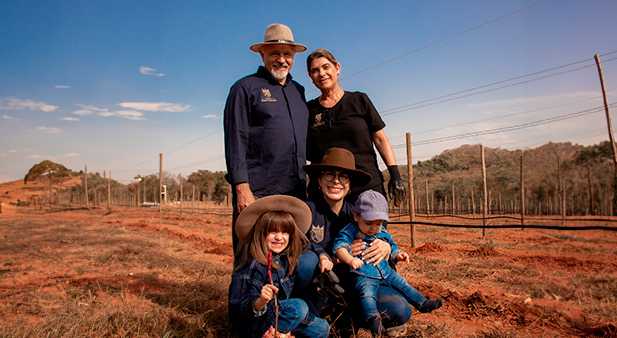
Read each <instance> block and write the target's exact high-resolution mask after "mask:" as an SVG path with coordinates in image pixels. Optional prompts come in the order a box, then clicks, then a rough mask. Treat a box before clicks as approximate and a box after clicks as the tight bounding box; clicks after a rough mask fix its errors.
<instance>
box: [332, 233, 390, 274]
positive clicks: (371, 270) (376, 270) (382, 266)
mask: <svg viewBox="0 0 617 338" xmlns="http://www.w3.org/2000/svg"><path fill="white" fill-rule="evenodd" d="M358 238H359V239H361V240H363V241H365V242H366V247H368V246H369V245H371V243H372V242H373V241H374V240H375V239H381V240H383V241H384V242H386V243H388V244H390V247H391V248H392V251H391V254H390V260H392V261H393V262H396V259H395V258H396V256H397V255H398V253H399V252H401V250H399V249H398V245H396V243H394V240H393V239H392V236H390V234H389V233H388V231H386V229H385V228H384V227H383V226H382V227H381V232H380V233H378V234H376V235H373V236H368V235H365V234H363V233H362V232H360V229H359V228H358V227H357V226H356V225H354V224H349V225H347V226H346V227H344V228H343V230H341V231H340V232H339V235H338V237H337V238H336V240H335V241H334V247H333V248H332V252H333V254H334V255H336V250H338V249H340V248H345V249H346V250H347V251H349V252H351V242H353V240H355V239H358ZM358 258H360V259H362V256H358ZM363 261H364V260H363ZM350 270H351V272H353V273H355V274H358V275H360V276H365V277H370V278H376V279H384V278H386V277H388V274H389V273H390V266H389V263H388V260H386V259H384V260H382V261H381V262H380V263H379V265H377V266H373V264H372V263H370V264H369V263H367V262H366V261H364V264H363V265H362V266H361V267H359V268H358V269H357V270H354V269H351V268H350Z"/></svg>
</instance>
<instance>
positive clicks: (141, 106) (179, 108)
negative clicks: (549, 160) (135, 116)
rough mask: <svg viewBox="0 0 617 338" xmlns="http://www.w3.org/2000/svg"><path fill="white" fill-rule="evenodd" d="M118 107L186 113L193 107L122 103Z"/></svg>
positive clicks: (169, 104) (151, 103) (159, 103)
mask: <svg viewBox="0 0 617 338" xmlns="http://www.w3.org/2000/svg"><path fill="white" fill-rule="evenodd" d="M118 105H119V106H121V107H124V108H130V109H135V110H145V111H154V112H158V111H164V112H184V111H189V110H191V105H186V106H183V105H180V104H176V103H167V102H122V103H118Z"/></svg>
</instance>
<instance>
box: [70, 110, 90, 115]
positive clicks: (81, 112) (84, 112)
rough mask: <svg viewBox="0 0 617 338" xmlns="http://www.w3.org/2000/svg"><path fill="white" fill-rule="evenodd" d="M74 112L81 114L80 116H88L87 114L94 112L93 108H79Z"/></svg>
mask: <svg viewBox="0 0 617 338" xmlns="http://www.w3.org/2000/svg"><path fill="white" fill-rule="evenodd" d="M73 114H75V115H80V116H86V115H90V114H92V110H87V109H79V110H75V111H74V112H73Z"/></svg>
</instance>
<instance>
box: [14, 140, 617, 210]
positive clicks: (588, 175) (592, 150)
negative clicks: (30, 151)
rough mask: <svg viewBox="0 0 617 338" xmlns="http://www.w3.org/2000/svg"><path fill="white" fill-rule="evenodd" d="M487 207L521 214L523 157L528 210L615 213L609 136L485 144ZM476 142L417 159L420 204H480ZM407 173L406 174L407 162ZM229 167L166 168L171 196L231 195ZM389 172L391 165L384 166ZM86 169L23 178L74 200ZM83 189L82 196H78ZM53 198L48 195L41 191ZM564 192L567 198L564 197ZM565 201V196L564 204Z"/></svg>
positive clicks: (127, 199)
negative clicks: (526, 145)
mask: <svg viewBox="0 0 617 338" xmlns="http://www.w3.org/2000/svg"><path fill="white" fill-rule="evenodd" d="M485 159H486V173H487V186H488V189H489V210H490V212H491V213H504V212H510V211H511V212H513V213H519V212H520V210H519V208H520V205H521V184H520V183H521V182H520V180H521V173H520V171H521V164H522V163H524V167H523V177H524V186H525V189H524V190H525V196H524V198H525V201H526V205H527V208H526V209H527V210H526V212H527V213H529V214H561V212H562V208H563V206H564V205H565V207H566V213H567V214H568V215H615V213H616V212H617V208H615V206H614V200H615V199H614V194H615V188H616V187H615V181H614V175H613V173H614V170H615V169H614V168H613V165H612V161H611V159H612V153H611V147H610V142H609V141H604V142H601V143H599V144H596V145H591V146H582V145H577V144H572V143H570V142H563V143H553V142H549V143H547V144H545V145H542V146H540V147H537V148H533V149H525V150H506V149H501V148H485ZM481 165H482V164H481V157H480V154H479V145H462V146H460V147H458V148H456V149H449V150H445V151H443V152H442V153H441V154H439V155H436V156H434V157H433V158H431V159H429V160H426V161H418V162H417V163H416V164H414V165H413V177H414V187H415V188H414V193H415V202H416V204H415V208H416V210H417V211H418V212H420V213H423V212H425V213H449V212H452V213H457V212H461V213H462V212H467V213H470V212H476V211H479V210H480V209H479V206H480V203H479V201H480V200H481V196H482V195H481V193H482V188H483V179H482V173H481ZM402 167H403V168H401V169H402V170H401V172H402V173H403V180H404V181H408V178H407V175H406V173H407V169H406V167H407V166H406V165H404V166H402ZM225 174H226V173H225V172H224V171H215V172H212V171H209V170H198V171H196V172H193V173H191V174H189V175H188V176H186V177H181V176H175V175H172V174H171V173H169V172H165V171H163V174H162V184H163V185H165V186H166V191H167V200H168V201H169V202H172V201H178V200H179V199H180V195H181V190H182V196H183V200H184V201H193V200H194V201H212V202H215V203H222V202H223V201H225V199H226V198H228V196H229V194H230V186H229V184H228V183H227V182H226V180H225ZM76 176H77V177H81V178H82V180H81V185H79V186H72V187H64V188H63V187H62V183H63V182H65V181H67V180H68V179H70V178H71V177H76ZM384 176H385V177H386V179H387V178H388V177H387V176H388V175H387V171H384ZM84 178H85V173H84V171H79V172H75V171H72V170H70V169H68V168H66V167H65V166H63V165H62V164H58V163H54V162H51V161H49V160H45V161H42V162H41V163H38V164H36V165H34V166H33V167H32V168H31V169H30V171H29V172H28V173H27V174H26V176H25V177H24V182H25V183H27V182H28V181H33V180H40V181H42V182H44V183H45V186H46V187H49V188H48V189H47V190H46V191H51V186H52V185H59V187H60V190H63V191H65V193H64V196H65V197H64V198H65V199H68V200H69V203H77V199H79V198H82V199H83V198H84V197H83V192H84V188H85V187H84V185H85V180H84ZM87 181H88V183H87V184H88V195H89V196H88V198H89V200H91V201H97V200H98V201H106V199H107V195H106V194H107V189H108V186H107V184H108V182H107V181H108V180H107V179H106V177H105V173H103V175H102V176H101V174H100V173H88V174H87ZM109 181H110V182H109V183H110V188H111V191H113V193H114V196H115V197H114V198H115V199H116V202H115V203H114V204H115V205H136V204H141V203H143V202H158V201H159V199H158V193H159V175H158V174H150V175H146V176H143V177H142V176H141V175H137V176H136V177H135V181H134V182H132V183H129V184H122V183H119V182H117V181H115V180H113V179H111V180H109ZM80 194H81V195H80ZM44 195H45V196H48V197H47V201H48V202H50V203H51V202H52V200H51V194H44ZM564 198H565V201H564V200H562V199H564ZM564 202H565V203H564Z"/></svg>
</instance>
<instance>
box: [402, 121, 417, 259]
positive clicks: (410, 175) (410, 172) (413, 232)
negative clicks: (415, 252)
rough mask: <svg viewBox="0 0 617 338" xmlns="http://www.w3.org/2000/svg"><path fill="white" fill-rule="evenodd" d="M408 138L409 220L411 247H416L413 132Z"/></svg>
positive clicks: (407, 135)
mask: <svg viewBox="0 0 617 338" xmlns="http://www.w3.org/2000/svg"><path fill="white" fill-rule="evenodd" d="M405 136H406V139H407V177H408V178H409V222H410V223H411V247H412V248H415V247H416V225H415V224H414V222H415V221H416V211H415V210H414V194H413V165H412V162H411V133H407V134H405Z"/></svg>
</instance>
